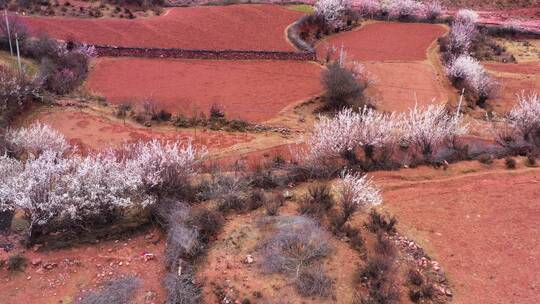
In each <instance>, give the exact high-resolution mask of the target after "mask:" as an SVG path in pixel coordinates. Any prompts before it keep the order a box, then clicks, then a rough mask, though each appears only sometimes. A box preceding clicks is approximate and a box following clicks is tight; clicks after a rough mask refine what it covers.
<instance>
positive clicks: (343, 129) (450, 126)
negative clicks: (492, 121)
mask: <svg viewBox="0 0 540 304" xmlns="http://www.w3.org/2000/svg"><path fill="white" fill-rule="evenodd" d="M496 128H497V129H495V130H494V131H495V132H494V133H496V134H497V137H496V138H495V139H496V141H497V142H498V143H499V144H501V145H503V146H505V147H507V148H519V149H522V148H525V149H526V150H527V151H530V152H534V153H537V152H540V97H539V95H538V94H537V93H530V94H525V93H522V94H520V95H519V96H518V99H517V104H516V105H515V106H514V108H513V109H512V110H511V111H510V112H509V113H508V114H507V115H506V117H505V118H504V119H503V125H502V126H500V125H497V126H496ZM467 132H468V125H467V124H466V123H464V122H463V117H462V116H461V115H460V113H459V108H458V109H457V111H456V112H455V113H451V112H449V111H448V110H447V109H446V108H445V106H444V105H430V106H428V107H425V108H420V107H414V108H412V109H410V110H409V112H408V113H405V114H398V113H380V112H377V111H375V110H373V109H369V108H363V109H362V110H361V111H359V112H354V111H353V110H351V109H344V110H342V111H340V112H339V113H337V114H336V116H335V117H332V118H328V117H321V118H320V121H319V122H318V123H317V124H316V125H315V126H314V129H313V132H312V135H311V137H310V138H309V139H308V141H307V145H308V147H309V151H307V153H306V156H305V162H306V163H307V164H311V165H312V166H315V167H317V166H318V167H324V166H327V165H328V164H332V163H334V162H335V160H336V159H342V158H344V159H346V160H349V161H350V160H351V157H352V159H353V160H355V159H356V155H357V152H359V151H362V153H363V156H364V158H365V161H368V162H375V161H376V160H375V157H376V156H377V154H378V155H383V156H384V157H389V156H391V155H392V154H393V153H394V152H396V150H400V149H402V148H407V149H408V150H409V152H411V153H413V156H414V155H418V156H420V157H422V158H423V159H424V161H427V162H431V161H432V156H433V155H434V153H436V152H437V150H438V149H439V148H440V147H444V146H445V144H449V145H454V143H455V139H456V137H457V136H459V135H464V134H466V133H467ZM397 147H399V148H400V149H396V148H397ZM535 151H536V152H535ZM508 152H510V153H511V152H512V151H508Z"/></svg>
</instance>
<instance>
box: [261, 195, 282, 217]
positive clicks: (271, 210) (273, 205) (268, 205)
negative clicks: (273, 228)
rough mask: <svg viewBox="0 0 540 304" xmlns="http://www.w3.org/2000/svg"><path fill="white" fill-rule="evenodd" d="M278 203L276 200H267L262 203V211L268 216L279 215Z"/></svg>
mask: <svg viewBox="0 0 540 304" xmlns="http://www.w3.org/2000/svg"><path fill="white" fill-rule="evenodd" d="M279 206H280V204H279V201H277V200H276V199H269V200H266V201H265V202H264V209H265V210H266V214H267V215H268V216H276V215H278V214H279Z"/></svg>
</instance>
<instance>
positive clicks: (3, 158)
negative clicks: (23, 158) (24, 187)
mask: <svg viewBox="0 0 540 304" xmlns="http://www.w3.org/2000/svg"><path fill="white" fill-rule="evenodd" d="M22 168H23V167H22V165H21V163H20V162H19V161H18V160H16V159H14V158H11V157H9V156H7V155H6V154H4V155H0V213H1V212H4V211H12V210H14V209H15V206H14V204H13V198H14V197H13V196H12V194H11V193H12V192H11V191H12V189H10V188H11V187H12V186H13V179H14V178H16V176H17V175H18V174H20V172H21V171H22Z"/></svg>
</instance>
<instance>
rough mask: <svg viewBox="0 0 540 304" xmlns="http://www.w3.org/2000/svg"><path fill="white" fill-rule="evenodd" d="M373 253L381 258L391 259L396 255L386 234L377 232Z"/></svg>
mask: <svg viewBox="0 0 540 304" xmlns="http://www.w3.org/2000/svg"><path fill="white" fill-rule="evenodd" d="M375 252H377V253H378V254H379V255H382V256H389V257H393V256H395V254H396V249H395V246H394V244H393V243H392V240H390V239H389V238H388V237H387V236H386V234H385V233H384V232H383V231H381V230H379V231H378V232H377V242H376V243H375Z"/></svg>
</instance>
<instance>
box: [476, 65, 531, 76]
mask: <svg viewBox="0 0 540 304" xmlns="http://www.w3.org/2000/svg"><path fill="white" fill-rule="evenodd" d="M484 66H485V67H486V68H487V69H488V70H492V71H496V72H505V73H518V74H530V75H540V62H523V63H498V62H497V63H494V62H489V63H484Z"/></svg>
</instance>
